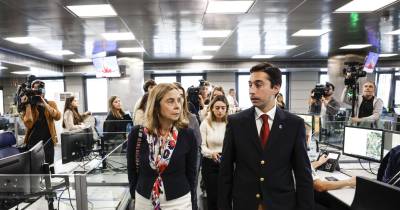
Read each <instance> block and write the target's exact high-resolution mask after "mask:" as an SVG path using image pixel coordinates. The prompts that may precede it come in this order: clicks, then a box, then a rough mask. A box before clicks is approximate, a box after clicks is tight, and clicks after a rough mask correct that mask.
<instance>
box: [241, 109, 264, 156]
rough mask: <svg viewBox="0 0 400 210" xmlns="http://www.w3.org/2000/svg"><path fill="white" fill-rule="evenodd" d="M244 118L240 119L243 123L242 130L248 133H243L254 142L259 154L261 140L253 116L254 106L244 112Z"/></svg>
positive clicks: (260, 151)
mask: <svg viewBox="0 0 400 210" xmlns="http://www.w3.org/2000/svg"><path fill="white" fill-rule="evenodd" d="M246 118H247V119H246V120H243V121H242V124H243V128H246V129H243V131H249V133H247V134H246V133H245V134H244V135H245V136H247V137H249V139H250V141H251V142H252V143H253V144H254V146H255V147H256V148H257V151H258V152H259V153H260V154H261V153H262V151H263V149H262V148H261V141H260V137H259V134H258V131H257V125H256V117H255V108H254V106H253V107H252V108H250V109H249V110H248V113H247V114H246Z"/></svg>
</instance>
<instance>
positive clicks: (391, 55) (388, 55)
mask: <svg viewBox="0 0 400 210" xmlns="http://www.w3.org/2000/svg"><path fill="white" fill-rule="evenodd" d="M396 55H397V54H392V53H382V54H379V57H380V58H387V57H393V56H396Z"/></svg>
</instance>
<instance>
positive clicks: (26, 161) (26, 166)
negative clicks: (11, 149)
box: [0, 151, 31, 196]
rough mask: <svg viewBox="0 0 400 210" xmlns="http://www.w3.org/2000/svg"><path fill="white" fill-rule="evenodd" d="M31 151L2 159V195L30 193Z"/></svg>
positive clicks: (0, 191) (0, 164)
mask: <svg viewBox="0 0 400 210" xmlns="http://www.w3.org/2000/svg"><path fill="white" fill-rule="evenodd" d="M30 165H31V164H30V152H29V151H27V152H23V153H19V154H16V155H13V156H9V157H6V158H2V159H0V174H1V176H0V185H1V186H2V187H0V196H4V194H3V193H5V194H6V195H9V194H11V193H17V194H28V193H30V177H29V176H27V174H29V173H30Z"/></svg>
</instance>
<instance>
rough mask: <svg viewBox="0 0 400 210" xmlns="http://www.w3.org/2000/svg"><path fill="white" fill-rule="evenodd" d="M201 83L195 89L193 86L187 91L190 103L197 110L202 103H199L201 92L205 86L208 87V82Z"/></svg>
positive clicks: (201, 81)
mask: <svg viewBox="0 0 400 210" xmlns="http://www.w3.org/2000/svg"><path fill="white" fill-rule="evenodd" d="M199 83H200V84H199V86H197V87H194V86H193V85H192V86H190V87H189V88H188V89H187V98H188V102H189V103H192V104H193V105H194V106H195V107H196V109H197V110H199V109H200V101H199V95H200V90H201V88H202V87H203V86H205V85H206V81H205V80H204V79H201V80H199Z"/></svg>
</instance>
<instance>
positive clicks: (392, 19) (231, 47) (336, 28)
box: [0, 0, 400, 64]
mask: <svg viewBox="0 0 400 210" xmlns="http://www.w3.org/2000/svg"><path fill="white" fill-rule="evenodd" d="M371 1H373V0H371ZM209 2H210V1H207V0H109V1H105V0H0V48H5V49H9V50H12V51H14V52H16V53H21V54H25V55H26V54H27V55H32V56H35V57H39V58H43V59H46V60H50V61H52V62H54V63H60V64H71V62H70V61H69V59H72V58H88V57H90V56H91V54H92V52H93V46H94V45H95V43H97V44H99V43H100V45H104V43H105V42H104V40H103V39H102V36H101V34H102V33H105V32H132V33H133V34H134V35H135V37H136V40H130V41H118V42H117V48H120V47H143V48H144V49H145V52H144V53H139V54H138V53H130V54H127V55H125V54H121V53H118V52H117V53H118V56H139V57H142V58H143V59H144V61H145V62H152V61H163V60H174V61H177V60H188V59H191V57H192V56H194V55H201V54H208V55H212V56H214V57H213V59H215V60H245V59H249V58H251V56H253V55H258V54H273V55H276V57H275V58H277V59H325V58H327V57H328V56H330V55H333V54H340V53H346V52H348V51H344V50H340V49H339V48H340V47H342V46H344V45H348V44H371V45H372V47H371V48H367V49H365V51H370V50H372V51H376V52H380V53H399V48H400V46H399V45H400V41H399V36H398V35H397V36H392V35H385V33H387V32H390V31H393V30H397V29H399V28H400V20H399V19H400V12H399V11H400V3H399V2H396V3H394V4H392V5H391V6H389V7H387V8H385V9H383V10H380V11H378V12H374V13H352V14H349V13H344V14H338V13H333V11H334V10H336V9H337V8H339V7H341V6H343V5H345V4H346V3H348V2H350V0H256V1H254V4H253V5H252V7H251V8H250V10H249V11H248V12H247V13H245V14H206V9H207V5H208V4H209ZM88 4H111V5H112V7H113V8H114V9H115V11H116V12H117V14H118V16H117V17H107V18H104V17H102V18H89V19H87V18H79V17H77V16H75V15H74V14H72V13H71V12H70V11H69V10H68V9H66V6H71V5H88ZM320 28H328V29H330V30H331V32H330V33H328V34H325V35H322V36H319V37H293V36H292V34H293V33H295V32H296V31H298V30H300V29H320ZM202 30H231V33H230V35H229V36H228V37H224V38H202V37H200V36H199V32H200V31H202ZM22 36H34V37H37V38H39V39H42V40H45V41H44V42H42V43H37V44H15V43H12V42H9V41H6V40H5V39H4V38H6V37H22ZM203 45H220V46H221V47H220V48H219V49H218V51H202V49H201V46H203ZM285 45H297V46H298V47H296V48H294V49H290V50H276V49H273V48H274V47H275V46H285ZM61 49H64V50H70V51H72V52H74V53H75V54H74V55H67V56H52V55H49V54H46V53H45V51H48V50H61ZM395 58H399V56H397V57H395Z"/></svg>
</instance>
